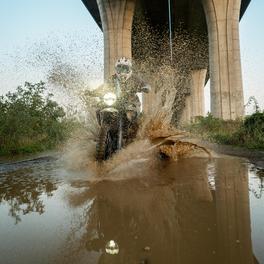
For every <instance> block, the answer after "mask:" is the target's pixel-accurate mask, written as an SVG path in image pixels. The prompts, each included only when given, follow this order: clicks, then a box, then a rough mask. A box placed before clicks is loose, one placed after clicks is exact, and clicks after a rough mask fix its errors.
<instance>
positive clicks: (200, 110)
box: [180, 69, 207, 124]
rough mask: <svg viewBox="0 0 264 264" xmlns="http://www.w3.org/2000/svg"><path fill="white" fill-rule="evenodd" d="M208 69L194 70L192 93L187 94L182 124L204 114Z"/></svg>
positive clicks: (192, 74) (192, 73)
mask: <svg viewBox="0 0 264 264" xmlns="http://www.w3.org/2000/svg"><path fill="white" fill-rule="evenodd" d="M206 72H207V70H206V69H197V70H192V72H191V89H190V95H189V96H187V98H186V102H185V108H184V110H183V113H182V116H181V121H180V123H181V124H185V123H189V122H191V121H192V120H194V119H195V117H197V116H204V85H205V78H206Z"/></svg>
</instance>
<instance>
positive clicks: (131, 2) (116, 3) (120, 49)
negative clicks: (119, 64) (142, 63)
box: [97, 0, 135, 80]
mask: <svg viewBox="0 0 264 264" xmlns="http://www.w3.org/2000/svg"><path fill="white" fill-rule="evenodd" d="M97 5H98V7H99V12H100V17H101V21H102V27H103V32H104V78H105V80H107V79H108V78H109V76H110V75H111V74H113V73H114V64H115V62H116V60H117V59H118V58H120V57H123V56H125V57H127V58H131V57H132V52H131V31H132V21H133V16H134V9H135V0H111V1H109V0H97Z"/></svg>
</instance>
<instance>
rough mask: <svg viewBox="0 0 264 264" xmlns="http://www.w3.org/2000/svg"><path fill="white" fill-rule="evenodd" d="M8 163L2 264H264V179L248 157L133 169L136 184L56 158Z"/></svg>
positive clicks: (2, 189) (0, 197)
mask: <svg viewBox="0 0 264 264" xmlns="http://www.w3.org/2000/svg"><path fill="white" fill-rule="evenodd" d="M13 162H14V161H12V164H10V163H7V162H2V163H1V164H0V253H1V261H0V263H4V264H16V263H19V264H20V263H21V264H22V263H27V264H28V263H39V264H41V263H43V264H44V263H72V264H74V263H117V264H119V263H122V264H124V263H126V264H130V263H131V264H132V263H133V264H134V263H135V264H137V263H138V264H143V263H145V264H146V263H153V264H155V263H161V264H163V263H168V264H170V263H174V264H175V263H179V264H187V263H188V264H193V263H203V264H207V263H208V264H212V263H219V264H220V263H221V264H223V263H232V264H236V263H237V264H238V263H239V264H241V263H245V264H249V263H264V253H263V252H264V250H263V249H264V196H263V189H264V183H263V176H264V174H263V171H261V170H259V169H257V168H256V167H254V166H253V165H252V164H250V163H248V162H247V161H246V160H243V159H239V158H233V157H230V156H221V157H218V158H213V159H211V160H210V159H208V158H197V157H196V158H195V157H193V158H185V159H180V160H179V161H177V162H169V161H162V162H161V161H160V162H159V161H158V162H156V165H155V168H154V167H151V166H150V167H149V168H147V169H146V168H145V169H144V170H142V173H141V174H140V173H139V171H141V170H136V168H138V166H143V165H142V163H140V164H137V162H135V163H133V166H130V167H129V168H127V169H123V172H124V175H132V176H133V174H135V173H136V177H127V176H126V177H127V178H126V177H118V178H116V179H115V178H107V177H104V178H103V179H102V180H100V181H91V179H89V174H87V172H86V171H83V172H81V171H78V172H76V170H75V171H73V170H66V169H65V166H63V163H62V162H61V161H60V159H59V158H58V157H54V158H53V157H49V158H40V159H36V160H34V161H32V160H31V161H29V160H27V161H25V162H23V161H22V162H21V161H19V162H17V163H15V164H14V163H13ZM133 167H134V169H133ZM118 173H119V174H122V170H121V171H119V172H118ZM110 241H111V242H110ZM109 242H110V244H111V245H112V246H113V247H112V248H110V249H109ZM107 244H108V245H107ZM107 252H108V253H107ZM111 253H112V254H111Z"/></svg>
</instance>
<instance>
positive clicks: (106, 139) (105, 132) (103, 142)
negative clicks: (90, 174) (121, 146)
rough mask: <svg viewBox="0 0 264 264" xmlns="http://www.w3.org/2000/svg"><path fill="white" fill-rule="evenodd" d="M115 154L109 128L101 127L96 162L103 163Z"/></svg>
mask: <svg viewBox="0 0 264 264" xmlns="http://www.w3.org/2000/svg"><path fill="white" fill-rule="evenodd" d="M112 152H113V146H112V140H111V135H110V130H109V128H107V127H105V126H101V128H100V132H99V138H98V142H97V145H96V160H97V161H103V160H106V159H108V158H109V157H110V155H111V154H112Z"/></svg>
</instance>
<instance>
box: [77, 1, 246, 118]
mask: <svg viewBox="0 0 264 264" xmlns="http://www.w3.org/2000/svg"><path fill="white" fill-rule="evenodd" d="M82 1H83V3H84V4H85V6H86V7H87V9H88V10H89V12H90V13H91V15H92V16H93V17H94V19H95V21H96V23H97V24H98V26H99V27H100V28H101V29H102V30H103V31H104V41H105V78H106V79H107V78H108V76H109V75H110V74H111V73H112V72H113V65H114V61H115V60H116V58H118V57H120V56H121V55H122V56H126V57H132V54H133V56H134V55H136V51H137V50H136V49H135V45H133V42H134V32H135V30H134V28H135V23H134V24H133V18H135V17H144V19H145V20H147V21H148V24H149V25H150V26H151V27H152V28H153V29H155V30H157V32H161V31H163V30H164V29H165V30H168V1H161V0H122V1H121V0H82ZM249 3H250V0H196V1H193V0H171V17H172V27H173V31H175V30H178V29H179V28H180V29H181V30H184V31H185V32H188V34H190V36H192V34H193V32H196V34H197V33H198V35H200V36H203V35H205V36H208V38H206V43H205V44H206V46H207V49H208V55H209V56H208V57H209V59H207V63H203V64H202V65H199V63H198V65H192V66H190V67H192V68H191V69H190V80H191V81H190V82H189V83H190V94H189V95H188V96H187V97H186V102H185V107H184V109H183V112H182V113H181V115H182V122H186V121H190V120H191V119H192V118H194V117H195V116H200V115H203V114H204V105H203V104H204V98H203V97H204V95H203V88H204V85H205V82H206V79H207V78H208V77H209V76H210V79H211V82H210V85H211V88H210V91H211V112H212V114H213V115H214V116H216V117H220V118H224V119H236V118H239V117H241V116H243V114H244V106H243V105H244V102H243V86H242V76H241V65H240V49H239V26H238V23H239V20H240V19H241V18H242V16H243V14H244V13H245V11H246V9H247V7H248V5H249ZM134 21H135V20H134ZM131 39H132V40H131ZM194 53H195V50H194ZM197 53H198V52H197ZM134 57H135V56H134ZM208 69H210V72H209V71H208ZM206 72H207V74H206Z"/></svg>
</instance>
